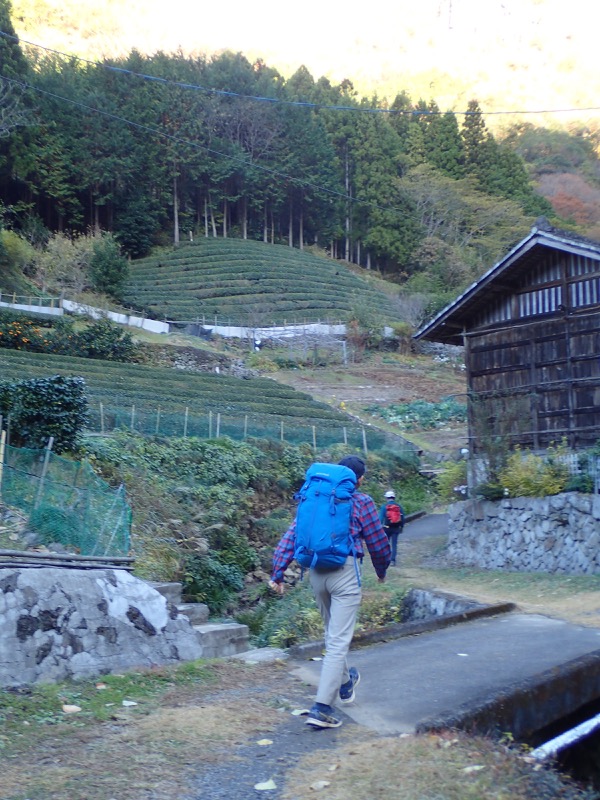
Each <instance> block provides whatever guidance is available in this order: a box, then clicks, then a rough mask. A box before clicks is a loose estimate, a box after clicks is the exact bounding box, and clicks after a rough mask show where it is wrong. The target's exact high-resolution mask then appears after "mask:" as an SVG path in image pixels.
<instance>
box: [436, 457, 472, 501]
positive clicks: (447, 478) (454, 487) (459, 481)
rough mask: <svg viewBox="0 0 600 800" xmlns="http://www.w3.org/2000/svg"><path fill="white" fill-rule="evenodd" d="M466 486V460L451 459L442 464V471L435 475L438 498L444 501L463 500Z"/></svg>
mask: <svg viewBox="0 0 600 800" xmlns="http://www.w3.org/2000/svg"><path fill="white" fill-rule="evenodd" d="M466 486H467V462H466V461H452V462H451V463H449V464H447V465H445V466H444V471H443V472H442V473H441V475H438V477H437V490H438V494H439V496H440V499H442V500H445V501H446V502H450V503H452V502H457V501H458V500H464V499H465V496H466Z"/></svg>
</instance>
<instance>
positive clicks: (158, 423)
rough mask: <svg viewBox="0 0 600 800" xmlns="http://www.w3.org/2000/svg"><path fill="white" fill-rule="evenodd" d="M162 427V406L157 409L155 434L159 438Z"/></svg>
mask: <svg viewBox="0 0 600 800" xmlns="http://www.w3.org/2000/svg"><path fill="white" fill-rule="evenodd" d="M159 425H160V406H159V407H158V408H157V409H156V429H155V431H154V433H155V434H156V436H158V428H159Z"/></svg>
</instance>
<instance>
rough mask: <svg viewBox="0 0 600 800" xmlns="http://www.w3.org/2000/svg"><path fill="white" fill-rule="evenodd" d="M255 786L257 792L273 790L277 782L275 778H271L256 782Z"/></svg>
mask: <svg viewBox="0 0 600 800" xmlns="http://www.w3.org/2000/svg"><path fill="white" fill-rule="evenodd" d="M254 788H255V789H256V791H257V792H271V791H273V789H276V788H277V784H276V783H275V781H274V780H273V778H269V780H268V781H264V782H263V783H255V784H254Z"/></svg>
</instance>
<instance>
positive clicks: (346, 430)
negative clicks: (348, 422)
mask: <svg viewBox="0 0 600 800" xmlns="http://www.w3.org/2000/svg"><path fill="white" fill-rule="evenodd" d="M344 444H345V445H346V447H347V446H348V429H347V428H346V426H345V425H344Z"/></svg>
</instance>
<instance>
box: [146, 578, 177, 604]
mask: <svg viewBox="0 0 600 800" xmlns="http://www.w3.org/2000/svg"><path fill="white" fill-rule="evenodd" d="M149 583H150V586H152V588H153V589H156V591H157V592H159V593H160V594H162V596H163V597H165V598H166V599H167V603H172V604H173V605H174V606H178V605H179V604H180V603H181V584H180V583H152V582H151V581H149Z"/></svg>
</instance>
